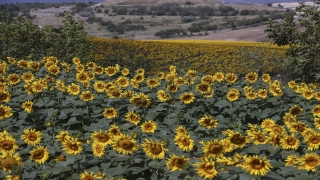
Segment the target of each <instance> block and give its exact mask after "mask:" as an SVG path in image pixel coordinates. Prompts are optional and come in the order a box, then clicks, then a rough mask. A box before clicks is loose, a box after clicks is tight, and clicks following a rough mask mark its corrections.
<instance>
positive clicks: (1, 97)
mask: <svg viewBox="0 0 320 180" xmlns="http://www.w3.org/2000/svg"><path fill="white" fill-rule="evenodd" d="M10 99H11V94H10V93H9V92H8V91H3V90H0V102H2V103H7V102H9V101H10Z"/></svg>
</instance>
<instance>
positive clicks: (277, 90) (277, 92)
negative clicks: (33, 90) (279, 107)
mask: <svg viewBox="0 0 320 180" xmlns="http://www.w3.org/2000/svg"><path fill="white" fill-rule="evenodd" d="M269 92H270V93H271V94H272V95H273V96H275V97H280V96H282V95H283V91H282V89H281V87H280V86H279V85H276V84H271V85H270V86H269Z"/></svg>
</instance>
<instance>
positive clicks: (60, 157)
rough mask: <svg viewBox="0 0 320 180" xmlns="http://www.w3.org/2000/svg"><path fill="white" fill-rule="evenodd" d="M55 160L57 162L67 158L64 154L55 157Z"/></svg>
mask: <svg viewBox="0 0 320 180" xmlns="http://www.w3.org/2000/svg"><path fill="white" fill-rule="evenodd" d="M55 161H56V162H61V161H67V158H66V156H64V155H60V156H58V157H56V158H55Z"/></svg>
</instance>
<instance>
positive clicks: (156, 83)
mask: <svg viewBox="0 0 320 180" xmlns="http://www.w3.org/2000/svg"><path fill="white" fill-rule="evenodd" d="M147 85H148V87H149V88H150V89H153V88H155V87H157V86H159V85H160V82H159V80H157V79H155V78H148V79H147Z"/></svg>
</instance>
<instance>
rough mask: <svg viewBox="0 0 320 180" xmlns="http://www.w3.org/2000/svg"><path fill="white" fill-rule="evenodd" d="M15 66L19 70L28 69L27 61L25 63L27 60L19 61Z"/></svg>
mask: <svg viewBox="0 0 320 180" xmlns="http://www.w3.org/2000/svg"><path fill="white" fill-rule="evenodd" d="M17 65H18V67H19V68H22V69H27V68H28V61H27V60H24V59H22V60H19V61H18V62H17Z"/></svg>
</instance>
